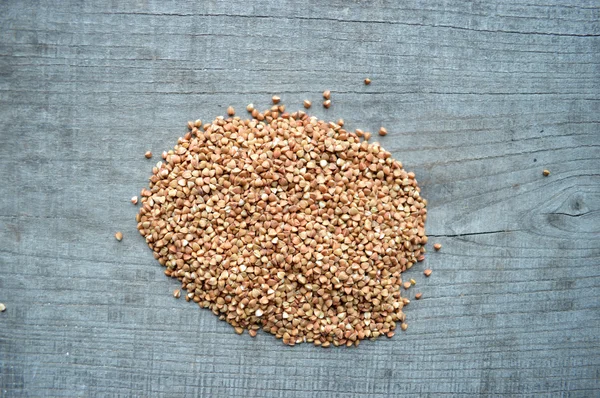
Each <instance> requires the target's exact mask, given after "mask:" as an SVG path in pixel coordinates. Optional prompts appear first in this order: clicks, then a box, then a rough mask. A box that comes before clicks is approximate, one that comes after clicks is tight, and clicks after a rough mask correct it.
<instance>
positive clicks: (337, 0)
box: [0, 0, 600, 398]
mask: <svg viewBox="0 0 600 398" xmlns="http://www.w3.org/2000/svg"><path fill="white" fill-rule="evenodd" d="M599 20H600V4H599V3H598V1H594V0H587V1H586V0H583V1H560V2H557V1H556V0H548V3H545V2H542V1H540V0H530V1H528V2H522V1H506V2H496V1H453V0H452V1H438V0H433V1H426V2H423V1H409V2H396V1H392V2H386V1H375V2H366V1H345V0H332V1H327V2H318V1H314V0H309V1H302V2H291V1H274V0H271V1H265V2H248V1H238V0H233V1H228V2H220V1H204V2H195V1H190V0H188V1H185V2H180V4H179V5H178V6H177V7H176V6H174V5H172V4H171V5H170V4H167V2H163V1H159V0H156V1H149V0H145V1H137V2H122V1H101V2H91V1H87V2H84V1H74V0H71V1H58V0H55V1H53V0H39V1H10V0H5V1H2V2H0V179H1V181H2V187H1V188H0V242H1V243H0V302H4V303H5V304H6V306H7V310H6V312H4V313H0V396H2V397H42V396H58V397H79V396H81V397H87V396H89V397H100V396H121V397H129V396H131V397H146V396H158V397H172V396H182V395H185V396H206V397H228V396H245V397H290V396H295V397H322V396H327V397H339V398H341V397H388V396H425V397H426V396H438V395H445V396H466V395H481V396H492V395H503V396H509V395H524V396H533V395H544V396H573V397H588V396H595V395H598V394H599V391H600V334H599V330H600V184H599V182H600V160H599V159H600V129H599V122H600V106H599V105H600V55H599V54H600V25H599V23H598V21H599ZM367 76H369V77H370V78H371V79H372V80H373V83H372V84H371V85H370V86H368V87H366V86H364V85H363V84H362V80H363V78H365V77H367ZM324 89H330V90H331V91H332V93H333V95H332V100H333V106H332V107H331V108H330V109H329V110H324V109H322V107H320V106H319V105H318V104H319V100H320V93H321V92H322V91H323V90H324ZM272 94H279V95H281V96H282V98H283V99H284V102H285V103H286V104H287V106H288V109H292V108H298V107H300V105H301V103H302V100H304V99H307V98H308V99H311V100H313V102H314V103H315V105H316V106H314V107H313V109H312V112H313V113H314V114H315V115H317V116H320V117H324V118H328V119H333V120H336V119H338V118H340V117H342V118H344V119H345V120H346V123H347V125H348V126H349V127H350V128H356V127H358V128H362V129H365V130H371V131H375V130H376V129H377V128H378V127H379V126H380V125H384V126H386V127H387V128H388V130H389V131H390V134H389V135H388V136H387V137H385V138H382V139H381V140H380V141H381V142H382V144H383V145H384V146H385V147H386V148H388V149H391V150H392V151H393V153H394V155H395V157H396V158H397V159H399V160H401V161H402V162H403V163H404V165H405V167H406V168H407V169H410V170H413V171H415V172H416V173H417V178H418V179H419V181H420V183H421V185H422V187H423V195H424V196H425V197H426V198H427V199H428V200H429V203H430V205H429V210H430V213H429V214H430V216H429V217H430V218H429V220H428V224H427V231H428V234H429V235H430V236H431V237H432V239H431V241H432V242H435V241H438V242H441V243H442V244H443V245H444V247H443V249H442V251H441V252H439V253H430V254H428V256H427V260H426V261H425V263H421V264H419V265H418V266H416V267H414V268H413V269H412V270H410V271H409V272H408V273H407V276H408V277H411V278H415V279H416V280H417V288H416V289H414V290H415V291H421V292H423V296H424V298H423V299H422V300H421V301H419V302H416V301H414V300H413V303H411V305H410V306H409V307H408V308H407V310H406V313H407V316H408V322H409V324H410V327H409V329H408V331H407V332H406V333H398V334H397V335H396V336H395V337H394V338H392V339H385V338H384V339H380V340H378V341H375V342H365V343H364V344H362V345H361V346H360V347H358V348H357V349H346V348H337V349H321V348H316V347H313V346H309V345H301V346H296V347H293V348H290V347H286V346H284V345H282V344H281V342H280V341H277V340H276V339H274V338H273V337H272V336H270V335H266V334H264V333H261V334H259V335H258V336H257V337H256V338H254V339H253V338H251V337H249V336H248V335H247V334H245V335H243V336H238V335H236V334H235V333H234V332H233V330H232V328H231V327H230V326H228V325H227V324H226V323H224V322H220V321H218V320H217V319H216V317H214V316H213V315H212V314H211V313H210V312H208V311H206V310H200V309H198V308H197V307H196V306H195V305H193V304H190V303H186V302H185V301H184V300H174V299H173V298H172V297H171V293H172V291H173V289H174V288H176V287H177V283H176V281H174V280H171V279H168V278H166V277H165V276H164V275H163V269H162V268H161V267H160V266H159V265H158V263H156V262H155V260H154V259H153V258H152V255H151V252H150V251H149V250H148V248H147V247H146V246H145V244H144V241H143V239H142V238H141V237H140V236H138V235H137V233H136V224H135V221H134V216H135V213H136V208H135V207H133V206H132V205H131V204H130V203H129V198H130V197H131V196H133V195H135V194H137V193H138V192H139V190H140V189H141V188H142V187H144V185H145V183H146V181H147V177H148V176H149V174H150V169H151V165H152V164H153V163H154V161H156V159H157V157H155V158H154V160H153V161H148V160H146V159H144V157H143V153H144V152H145V151H146V150H148V149H150V150H152V151H153V152H154V153H155V154H159V153H160V152H162V150H164V149H168V148H169V147H172V146H173V145H174V144H175V142H176V140H177V137H179V136H180V135H181V134H182V133H183V132H184V125H185V123H186V122H187V120H188V119H195V118H198V117H200V118H202V119H205V120H209V119H210V118H213V117H214V116H216V115H219V114H223V113H224V110H225V108H226V107H227V106H228V105H230V104H231V105H233V106H235V107H236V108H237V109H238V110H240V111H241V110H242V109H243V108H244V107H245V105H246V104H247V103H250V102H253V103H254V104H256V105H260V106H267V105H268V103H269V98H270V97H271V95H272ZM544 168H548V169H549V170H551V172H552V174H551V176H549V177H546V178H545V177H542V175H541V172H542V170H543V169H544ZM117 230H120V231H123V233H124V236H125V237H124V239H123V241H122V242H121V243H118V242H116V241H115V239H114V238H113V234H114V233H115V232H116V231H117ZM425 267H430V268H432V269H433V270H434V273H433V275H432V276H431V277H430V278H428V279H425V278H424V277H423V275H422V271H423V269H424V268H425ZM411 290H413V289H411ZM410 294H411V295H413V294H414V291H413V292H411V293H410Z"/></svg>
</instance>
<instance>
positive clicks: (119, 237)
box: [115, 232, 123, 242]
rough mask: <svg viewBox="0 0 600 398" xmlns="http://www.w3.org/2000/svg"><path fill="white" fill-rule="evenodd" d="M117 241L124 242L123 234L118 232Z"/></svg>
mask: <svg viewBox="0 0 600 398" xmlns="http://www.w3.org/2000/svg"><path fill="white" fill-rule="evenodd" d="M115 239H116V240H118V241H119V242H120V241H121V240H123V234H122V233H121V232H117V233H116V234H115Z"/></svg>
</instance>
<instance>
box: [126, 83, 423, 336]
mask: <svg viewBox="0 0 600 398" xmlns="http://www.w3.org/2000/svg"><path fill="white" fill-rule="evenodd" d="M327 94H328V93H327ZM324 97H325V98H327V97H328V95H327V96H325V95H324ZM273 102H274V103H276V99H275V98H274V99H273ZM277 102H278V101H277ZM248 111H249V112H253V115H254V114H255V113H256V114H257V116H255V117H254V118H252V119H242V118H240V117H237V116H236V117H229V118H223V117H218V118H217V119H216V120H214V121H213V122H212V123H208V124H204V125H202V126H201V125H200V123H192V122H190V123H189V124H188V127H189V129H190V131H189V132H188V133H187V134H186V135H185V136H184V137H182V138H180V139H179V141H178V144H177V145H176V146H175V147H174V148H173V149H172V150H170V151H168V152H167V153H166V155H165V154H163V158H164V161H161V162H159V163H157V164H156V166H155V167H154V168H153V170H152V172H153V174H152V176H151V177H150V185H149V188H148V189H144V190H142V193H141V199H140V201H141V204H142V206H141V209H140V211H139V214H138V215H137V222H138V230H139V232H140V234H141V235H142V236H143V237H145V239H146V242H147V243H148V246H149V247H150V248H151V249H152V250H153V251H154V256H155V258H156V259H158V261H159V263H160V264H162V265H163V266H165V267H166V271H165V273H166V274H167V275H168V276H170V277H173V278H177V279H179V280H180V281H181V287H182V292H181V293H182V295H184V297H185V298H186V300H190V301H194V302H196V303H198V305H200V306H201V307H204V308H209V309H210V310H211V311H212V312H213V313H214V314H215V315H217V316H219V318H221V319H223V320H225V321H227V322H228V323H230V324H231V325H232V326H233V327H234V328H235V330H236V332H238V333H243V331H244V330H248V331H249V333H250V335H252V336H255V335H256V333H257V331H258V330H259V329H262V330H264V331H266V332H268V333H272V334H274V335H275V336H276V337H277V338H281V339H283V342H284V343H285V344H289V345H294V344H298V343H302V342H312V343H314V344H316V345H321V346H324V347H327V346H330V345H336V346H338V345H348V346H350V345H358V344H359V341H360V340H362V339H365V338H377V337H379V336H382V335H386V336H388V337H391V336H393V335H394V331H395V329H396V324H397V323H398V322H399V323H401V325H400V326H401V329H402V330H406V329H407V327H408V325H407V324H406V323H405V318H406V317H405V314H404V313H403V311H402V310H403V307H404V306H405V305H406V304H407V303H408V302H409V301H408V299H406V298H403V297H401V292H400V287H401V286H402V277H401V273H402V272H403V271H405V270H407V269H409V268H411V267H412V266H413V265H414V264H415V263H416V262H417V261H421V260H423V258H424V253H425V249H424V245H425V243H426V242H427V237H426V235H425V229H424V223H425V220H426V217H427V210H426V200H424V199H423V198H422V197H421V195H420V189H419V187H418V185H417V181H416V180H415V175H414V173H412V172H407V171H405V170H404V169H403V167H402V164H401V163H400V162H398V161H396V160H394V159H392V157H391V154H390V153H389V152H387V151H385V150H384V149H383V148H382V147H381V146H379V145H378V144H369V143H367V142H366V141H362V142H361V139H360V138H359V136H358V135H357V134H356V133H355V132H351V131H346V130H344V129H343V128H342V126H341V125H340V124H343V121H342V122H341V123H340V122H338V123H334V122H329V123H327V122H324V121H322V120H318V119H316V118H314V117H309V116H308V115H306V114H305V113H304V112H301V111H300V112H296V113H292V114H289V113H282V112H280V111H284V109H283V108H278V107H273V108H272V109H271V110H269V111H266V112H264V113H258V111H256V110H255V109H254V107H253V106H249V108H248ZM228 113H229V114H232V113H233V112H231V110H230V112H228ZM409 285H410V282H409ZM178 295H179V293H178V292H176V293H175V296H176V297H178Z"/></svg>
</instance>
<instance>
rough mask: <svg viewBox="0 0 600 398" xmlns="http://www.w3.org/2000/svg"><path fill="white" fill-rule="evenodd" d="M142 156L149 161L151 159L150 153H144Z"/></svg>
mask: <svg viewBox="0 0 600 398" xmlns="http://www.w3.org/2000/svg"><path fill="white" fill-rule="evenodd" d="M144 156H145V157H146V159H150V158H151V157H152V152H150V151H146V153H145V154H144Z"/></svg>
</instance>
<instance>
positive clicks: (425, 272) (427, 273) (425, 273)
mask: <svg viewBox="0 0 600 398" xmlns="http://www.w3.org/2000/svg"><path fill="white" fill-rule="evenodd" d="M432 272H433V271H431V270H430V269H426V270H425V271H423V274H424V275H425V276H426V277H429V275H431V273H432Z"/></svg>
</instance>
